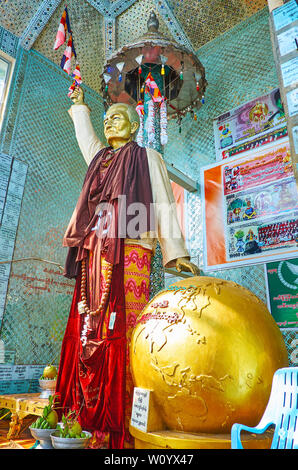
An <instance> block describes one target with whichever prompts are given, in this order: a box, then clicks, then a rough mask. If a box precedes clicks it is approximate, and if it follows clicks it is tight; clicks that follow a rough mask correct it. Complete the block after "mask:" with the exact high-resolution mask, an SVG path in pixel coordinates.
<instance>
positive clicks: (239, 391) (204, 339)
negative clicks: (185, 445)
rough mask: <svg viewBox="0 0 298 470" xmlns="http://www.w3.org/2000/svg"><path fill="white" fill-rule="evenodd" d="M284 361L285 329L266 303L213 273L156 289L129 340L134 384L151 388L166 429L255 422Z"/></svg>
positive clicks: (227, 426) (189, 429) (219, 427)
mask: <svg viewBox="0 0 298 470" xmlns="http://www.w3.org/2000/svg"><path fill="white" fill-rule="evenodd" d="M264 347H266V348H267V351H266V352H264ZM286 363H288V362H287V352H286V347H285V345H284V343H283V339H282V335H281V333H280V331H279V329H278V327H277V326H276V325H275V323H274V321H273V320H272V318H271V315H270V313H269V312H268V310H267V307H266V306H265V305H264V304H263V302H262V301H260V299H259V298H258V297H257V296H255V295H254V294H252V293H251V292H250V291H249V290H247V289H245V288H243V287H241V286H239V285H238V284H236V283H234V282H231V281H224V280H221V279H216V278H211V277H196V278H190V279H187V280H183V281H179V282H178V283H176V284H173V285H172V286H170V287H169V288H168V289H166V290H163V291H162V292H160V293H158V294H157V295H156V296H155V297H154V298H153V299H152V300H151V301H150V302H149V304H148V305H147V306H146V308H145V309H144V310H143V312H142V314H141V315H140V316H139V318H138V320H137V325H136V327H135V329H134V333H133V337H132V343H131V364H132V373H133V377H134V382H135V385H136V386H138V387H142V388H147V389H150V390H153V396H154V400H155V403H156V406H157V408H158V409H159V413H160V415H161V416H162V419H163V421H164V423H165V426H166V427H167V428H168V429H172V430H179V431H185V432H228V431H229V430H230V428H231V425H232V424H233V422H236V421H237V422H246V424H248V425H251V424H252V425H254V424H256V420H258V419H259V417H260V416H261V415H262V413H263V411H264V407H265V405H266V403H267V400H268V398H269V394H270V390H271V381H272V376H273V373H274V370H276V369H277V368H279V367H283V366H284V365H285V364H286ZM248 408H249V411H248ZM241 419H242V421H240V420H241ZM235 420H236V421H235Z"/></svg>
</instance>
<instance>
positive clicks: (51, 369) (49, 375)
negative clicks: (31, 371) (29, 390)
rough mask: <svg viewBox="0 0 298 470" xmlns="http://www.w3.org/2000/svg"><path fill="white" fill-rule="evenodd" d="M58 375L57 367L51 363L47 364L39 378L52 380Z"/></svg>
mask: <svg viewBox="0 0 298 470" xmlns="http://www.w3.org/2000/svg"><path fill="white" fill-rule="evenodd" d="M57 375H58V372H57V369H56V367H55V366H53V365H52V364H48V365H47V366H46V367H45V368H44V370H43V373H42V376H41V377H40V380H54V379H56V377H57Z"/></svg>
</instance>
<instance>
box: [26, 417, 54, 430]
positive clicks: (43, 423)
mask: <svg viewBox="0 0 298 470" xmlns="http://www.w3.org/2000/svg"><path fill="white" fill-rule="evenodd" d="M31 428H37V429H51V425H50V423H49V422H48V421H47V420H46V418H44V417H43V416H40V417H39V418H37V420H36V421H34V423H32V424H31Z"/></svg>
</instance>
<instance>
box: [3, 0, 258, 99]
mask: <svg viewBox="0 0 298 470" xmlns="http://www.w3.org/2000/svg"><path fill="white" fill-rule="evenodd" d="M64 5H65V2H62V1H60V0H39V1H37V0H5V1H3V2H1V3H0V26H3V27H4V28H5V29H6V30H8V31H10V32H11V33H13V34H15V35H16V36H18V37H19V38H20V41H21V44H22V46H23V47H24V48H25V49H27V50H29V49H31V48H33V49H35V50H36V51H37V52H40V53H41V54H42V55H44V56H45V57H47V58H48V59H50V60H51V61H53V62H54V63H57V64H59V63H60V60H61V52H60V51H54V50H53V43H54V39H55V35H56V32H57V28H58V24H59V20H60V17H61V14H62V12H63V9H64ZM67 5H68V11H69V14H70V19H71V27H72V30H73V34H74V38H75V41H76V51H77V54H78V59H79V62H80V65H81V71H82V76H83V79H84V82H85V84H86V85H88V86H90V88H92V89H94V90H95V91H97V92H99V91H100V79H99V74H100V72H101V69H102V66H103V63H104V59H105V56H106V55H108V54H109V53H111V52H113V51H114V50H115V49H118V48H120V47H122V46H123V45H124V44H126V43H128V42H130V41H131V40H132V39H134V38H136V37H139V36H141V35H142V34H144V33H145V32H146V30H147V19H148V16H149V13H150V11H152V10H154V11H155V13H156V15H157V16H158V19H159V22H160V28H159V29H160V31H161V32H162V33H163V34H165V35H167V36H168V37H169V38H172V39H174V40H175V41H177V42H180V43H184V44H185V45H187V46H189V47H191V48H192V49H193V50H194V51H196V50H197V49H198V48H200V47H201V46H203V45H204V44H206V43H207V42H209V41H211V40H213V39H215V38H216V37H217V36H219V35H220V34H222V33H224V32H226V31H228V30H229V29H231V28H233V27H234V26H235V25H237V24H238V23H240V22H241V21H243V20H244V19H246V18H248V17H250V16H252V15H253V14H254V13H256V12H257V11H259V10H261V9H263V8H265V7H266V6H267V1H266V0H113V1H112V0H110V1H109V0H69V1H68V2H67Z"/></svg>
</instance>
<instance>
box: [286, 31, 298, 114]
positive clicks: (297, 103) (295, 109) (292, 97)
mask: <svg viewBox="0 0 298 470" xmlns="http://www.w3.org/2000/svg"><path fill="white" fill-rule="evenodd" d="M297 37H298V36H297ZM287 103H288V111H289V116H290V117H292V116H294V115H295V114H297V113H298V88H295V90H291V91H289V92H288V93H287Z"/></svg>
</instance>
